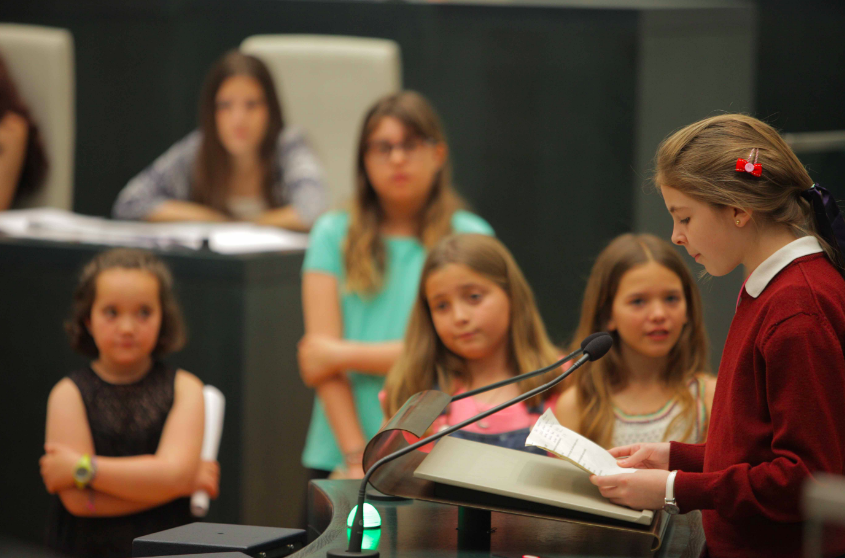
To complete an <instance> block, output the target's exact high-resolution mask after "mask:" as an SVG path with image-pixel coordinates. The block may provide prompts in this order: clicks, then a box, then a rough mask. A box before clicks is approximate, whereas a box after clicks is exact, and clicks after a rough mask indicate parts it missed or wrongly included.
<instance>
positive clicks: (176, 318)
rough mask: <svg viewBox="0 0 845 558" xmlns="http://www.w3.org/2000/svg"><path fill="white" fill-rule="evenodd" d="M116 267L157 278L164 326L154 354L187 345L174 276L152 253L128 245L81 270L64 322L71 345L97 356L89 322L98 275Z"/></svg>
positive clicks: (99, 258)
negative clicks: (142, 272)
mask: <svg viewBox="0 0 845 558" xmlns="http://www.w3.org/2000/svg"><path fill="white" fill-rule="evenodd" d="M115 268H120V269H139V270H141V271H146V272H147V273H150V274H151V275H153V276H154V277H155V278H156V279H157V280H158V296H159V302H160V304H161V328H160V329H159V331H158V341H157V342H156V346H155V348H154V349H153V352H152V354H153V356H162V355H165V354H167V353H170V352H173V351H178V350H179V349H181V348H182V347H183V346H184V345H185V337H186V335H185V325H184V321H183V320H182V312H181V311H180V310H179V304H178V303H177V302H176V295H175V294H174V293H173V276H172V275H171V274H170V270H169V269H168V268H167V266H166V265H165V264H164V262H163V261H161V260H160V259H159V258H157V257H156V256H155V255H154V254H153V253H151V252H147V251H145V250H134V249H129V248H116V249H114V250H107V251H105V252H101V253H99V254H98V255H97V256H95V257H94V259H93V260H91V261H90V262H88V264H87V265H86V266H85V267H84V268H83V269H82V273H81V274H80V276H79V283H78V284H77V286H76V290H75V291H74V292H73V306H72V310H71V315H70V318H68V320H67V321H66V322H65V331H66V332H67V334H68V337H70V345H71V347H72V348H73V349H75V350H76V351H78V352H80V353H82V354H83V355H85V356H89V357H91V358H97V356H98V355H99V354H100V353H99V350H98V349H97V344H96V343H94V338H93V337H92V336H91V333H90V332H89V331H88V327H87V326H86V322H87V321H88V320H89V319H90V317H91V308H92V307H93V305H94V299H95V298H97V277H99V276H100V273H102V272H104V271H106V270H108V269H115Z"/></svg>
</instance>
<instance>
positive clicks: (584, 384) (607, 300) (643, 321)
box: [555, 234, 716, 448]
mask: <svg viewBox="0 0 845 558" xmlns="http://www.w3.org/2000/svg"><path fill="white" fill-rule="evenodd" d="M597 331H609V332H610V333H611V334H612V335H613V336H614V344H613V348H612V349H611V351H610V352H609V353H608V355H607V356H605V358H603V359H600V360H598V361H596V362H593V363H589V364H588V365H586V366H584V367H582V368H581V369H580V370H578V371H577V372H575V374H574V380H573V384H574V385H573V386H572V387H571V388H569V389H568V390H567V391H566V392H565V393H564V394H563V395H561V397H560V399H559V400H558V403H557V405H556V407H555V414H556V415H557V417H558V420H560V422H561V424H563V425H564V426H566V427H568V428H571V429H572V430H575V431H577V432H579V433H581V434H583V435H584V436H586V437H588V438H590V439H591V440H593V441H594V442H596V443H598V444H600V445H602V446H604V447H606V448H610V447H616V446H621V445H628V444H633V443H640V442H659V441H670V440H676V441H684V442H690V443H698V442H703V441H704V439H705V438H706V434H707V420H708V417H709V414H710V408H711V406H712V402H713V391H714V388H715V384H716V379H715V378H714V377H713V376H711V375H710V374H708V373H707V370H708V364H707V337H706V333H705V331H704V324H703V317H702V305H701V296H700V294H699V292H698V288H697V286H696V283H695V281H694V279H693V277H692V275H691V274H690V272H689V270H688V269H687V267H686V265H685V264H684V262H683V260H682V259H681V257H680V256H679V255H678V253H677V252H676V251H675V249H674V247H673V246H672V245H671V244H669V243H668V242H666V241H663V240H660V239H659V238H657V237H655V236H652V235H647V234H641V235H634V234H625V235H622V236H620V237H618V238H616V239H615V240H613V241H612V242H611V243H610V244H609V245H608V246H607V248H605V249H604V250H603V251H602V253H601V254H599V257H598V258H597V259H596V263H595V265H594V266H593V269H592V272H591V274H590V278H589V280H588V282H587V289H586V291H585V293H584V301H583V306H582V308H581V321H580V323H579V326H578V330H577V332H576V334H575V339H583V338H584V337H586V336H587V335H589V334H591V333H594V332H597Z"/></svg>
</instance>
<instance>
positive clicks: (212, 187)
mask: <svg viewBox="0 0 845 558" xmlns="http://www.w3.org/2000/svg"><path fill="white" fill-rule="evenodd" d="M199 121H200V127H199V130H195V131H193V132H191V133H190V134H188V136H187V137H185V138H184V139H182V140H181V141H179V142H178V143H176V144H175V145H174V146H173V147H171V148H170V149H169V150H168V151H167V152H166V153H164V154H163V155H162V156H161V157H159V158H158V159H156V160H155V161H154V162H153V164H152V165H150V166H149V167H147V168H146V169H145V170H144V171H142V172H141V174H139V175H138V176H136V177H135V178H133V179H132V180H130V181H129V183H128V184H127V185H126V186H125V187H124V188H123V190H122V191H121V192H120V195H119V196H118V198H117V201H116V202H115V205H114V208H113V210H112V213H113V215H114V217H115V218H118V219H131V220H146V221H231V220H234V221H251V222H254V223H256V224H259V225H270V226H278V227H283V228H286V229H292V230H301V231H306V230H308V229H310V227H311V225H312V223H313V221H314V220H315V219H316V218H317V216H319V215H320V214H321V213H322V212H323V211H325V209H326V207H327V204H328V194H327V192H326V187H325V184H324V182H323V176H322V170H321V168H320V165H319V163H318V162H317V159H316V158H315V157H314V154H313V153H312V152H311V149H310V148H309V147H308V145H307V143H306V142H305V138H304V136H303V134H302V133H301V132H300V131H298V130H296V129H294V128H289V127H285V125H284V119H283V117H282V108H281V105H280V103H279V100H278V97H277V96H276V91H275V88H274V87H273V79H272V78H271V77H270V72H269V71H268V70H267V67H266V66H265V65H264V64H263V63H262V62H261V61H260V60H258V59H257V58H255V57H254V56H249V55H246V54H242V53H240V52H238V51H230V52H228V53H226V54H225V55H224V56H223V57H222V58H221V59H220V60H218V61H217V63H216V64H215V65H214V66H213V67H212V69H211V71H210V72H209V74H208V76H207V77H206V81H205V85H204V86H203V90H202V94H201V96H200V109H199Z"/></svg>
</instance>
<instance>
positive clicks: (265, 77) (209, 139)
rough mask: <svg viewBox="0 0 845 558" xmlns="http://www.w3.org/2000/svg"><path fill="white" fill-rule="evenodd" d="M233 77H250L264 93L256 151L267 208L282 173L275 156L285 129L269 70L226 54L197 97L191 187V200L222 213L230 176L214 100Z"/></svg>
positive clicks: (225, 210) (272, 203)
mask: <svg viewBox="0 0 845 558" xmlns="http://www.w3.org/2000/svg"><path fill="white" fill-rule="evenodd" d="M233 76H249V77H251V78H253V79H255V80H256V81H257V82H258V83H259V84H260V85H261V88H262V89H263V90H264V101H265V102H266V103H267V111H268V122H267V131H266V133H265V135H264V140H263V141H262V142H261V146H260V148H259V157H260V160H261V166H262V170H263V172H264V182H263V192H264V199H265V200H266V201H267V203H268V205H270V206H275V205H276V202H275V201H274V199H273V196H272V195H271V191H272V187H273V183H274V182H275V180H276V177H277V176H276V175H277V174H278V173H279V172H282V169H279V168H277V165H276V157H275V155H276V146H277V142H278V140H279V134H280V133H281V132H282V129H283V128H284V119H283V117H282V107H281V104H280V103H279V98H278V96H277V95H276V88H275V87H274V86H273V78H272V77H271V76H270V71H269V70H268V69H267V66H265V65H264V63H263V62H261V60H259V59H258V58H256V57H254V56H250V55H248V54H243V53H241V52H238V51H236V50H232V51H229V52H227V53H226V54H224V55H223V57H222V58H220V59H219V60H218V61H217V62H216V63H215V64H214V66H213V67H212V68H211V70H210V71H209V72H208V75H207V76H206V78H205V84H204V85H203V88H202V93H201V94H200V103H199V124H200V131H201V132H202V143H201V145H200V148H199V152H198V153H197V159H196V163H195V166H194V177H193V178H194V180H193V185H192V188H191V199H192V200H193V201H195V202H197V203H201V204H203V205H207V206H209V207H212V208H214V209H216V210H218V211H220V212H222V213H228V212H229V209H228V207H227V206H226V197H227V196H226V188H227V185H228V181H229V177H230V174H231V160H230V157H229V153H228V152H227V151H226V148H225V147H224V146H223V144H222V143H221V142H220V136H219V134H218V132H217V120H216V118H215V113H216V110H217V106H216V98H217V91H218V90H219V89H220V86H221V85H223V82H224V81H226V80H227V79H229V78H230V77H233Z"/></svg>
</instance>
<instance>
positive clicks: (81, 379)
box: [47, 362, 193, 558]
mask: <svg viewBox="0 0 845 558" xmlns="http://www.w3.org/2000/svg"><path fill="white" fill-rule="evenodd" d="M68 377H69V378H70V379H71V380H72V381H73V383H75V384H76V386H77V387H78V388H79V391H80V393H81V394H82V401H83V402H84V403H85V412H86V414H87V415H88V425H89V427H90V428H91V435H92V436H93V438H94V451H95V454H96V455H99V456H104V457H128V456H133V455H149V454H154V453H155V452H156V449H157V448H158V442H159V438H161V431H162V429H163V428H164V422H165V420H167V415H168V413H170V409H171V407H172V406H173V390H174V380H175V378H176V371H175V370H174V369H173V368H170V367H168V366H165V365H164V364H163V363H161V362H156V363H154V364H153V367H152V368H151V369H150V371H149V372H148V373H147V375H146V376H144V377H143V378H142V379H140V380H138V381H137V382H135V383H132V384H119V385H118V384H110V383H108V382H106V381H104V380H102V379H101V378H100V377H99V376H97V374H96V373H95V372H94V371H93V370H92V369H91V368H90V367H88V368H85V369H83V370H77V371H75V372H72V373H71V374H70V375H69V376H68ZM95 505H96V501H95ZM192 521H193V519H192V517H191V514H190V505H189V499H188V498H180V499H177V500H174V501H172V502H169V503H167V504H164V505H161V506H158V507H156V508H152V509H149V510H146V511H143V512H139V513H135V514H131V515H124V516H118V517H77V516H75V515H72V514H71V513H69V512H68V511H67V510H66V509H65V507H64V506H63V505H62V503H61V500H60V499H59V498H58V496H54V497H53V502H52V505H51V509H50V514H49V516H48V525H47V544H48V545H49V546H50V547H51V548H53V549H55V550H58V551H60V552H63V553H65V554H67V555H70V556H85V557H92V558H93V557H100V556H103V557H129V556H132V540H133V539H135V538H136V537H140V536H142V535H148V534H150V533H155V532H157V531H163V530H165V529H170V528H172V527H177V526H179V525H184V524H186V523H190V522H192Z"/></svg>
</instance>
